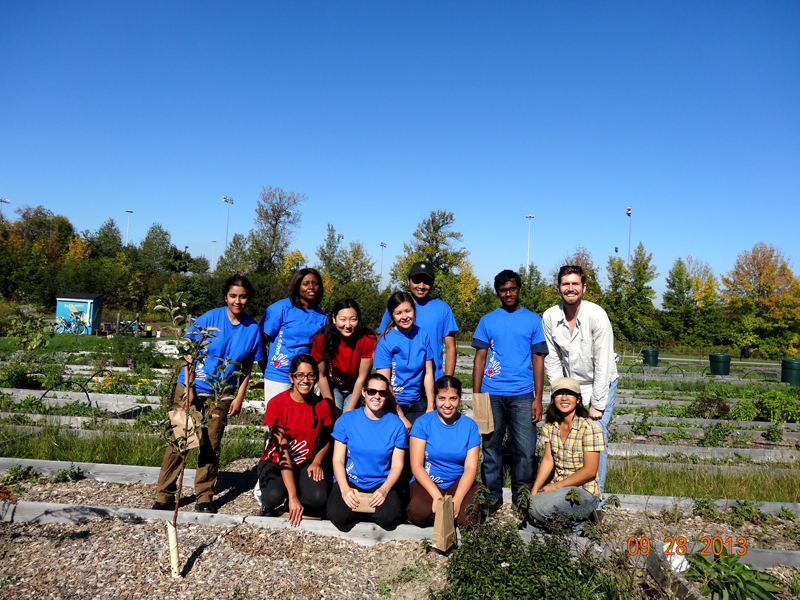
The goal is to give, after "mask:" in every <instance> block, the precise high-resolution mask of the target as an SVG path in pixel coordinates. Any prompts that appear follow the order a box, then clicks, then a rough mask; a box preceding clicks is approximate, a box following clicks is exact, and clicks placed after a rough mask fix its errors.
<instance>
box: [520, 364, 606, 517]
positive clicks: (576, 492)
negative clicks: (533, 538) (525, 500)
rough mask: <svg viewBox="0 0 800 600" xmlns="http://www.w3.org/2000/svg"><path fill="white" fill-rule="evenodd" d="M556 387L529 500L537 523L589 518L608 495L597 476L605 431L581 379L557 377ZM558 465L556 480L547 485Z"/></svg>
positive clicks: (529, 510)
mask: <svg viewBox="0 0 800 600" xmlns="http://www.w3.org/2000/svg"><path fill="white" fill-rule="evenodd" d="M552 389H553V392H552V396H551V402H550V407H549V408H548V409H547V414H546V415H545V421H546V424H545V426H544V427H543V428H542V439H543V440H544V458H543V459H542V464H541V465H540V466H539V473H538V474H537V475H536V481H535V482H534V483H533V490H531V499H530V503H529V505H528V515H529V516H530V518H531V519H532V520H533V522H534V524H544V523H546V522H547V521H548V520H551V519H555V518H565V517H567V516H568V517H569V518H570V519H572V520H574V521H585V520H587V519H588V518H589V517H590V516H591V515H592V513H593V512H594V511H595V509H596V508H597V505H598V504H599V503H600V500H601V499H602V496H603V492H602V490H601V489H600V483H599V482H598V481H597V465H598V463H599V462H600V452H602V451H603V450H604V449H605V441H604V439H603V430H602V429H601V428H600V425H599V424H598V423H596V422H595V421H594V420H592V419H590V418H589V412H588V411H587V410H586V408H585V407H584V406H583V404H581V388H580V385H579V384H578V382H577V381H575V380H574V379H570V378H568V377H562V378H560V379H556V380H555V381H554V382H553V385H552ZM553 469H555V475H554V476H553V480H552V481H551V482H550V483H548V484H547V485H544V483H545V482H546V481H547V478H548V477H549V476H550V474H551V473H552V472H553Z"/></svg>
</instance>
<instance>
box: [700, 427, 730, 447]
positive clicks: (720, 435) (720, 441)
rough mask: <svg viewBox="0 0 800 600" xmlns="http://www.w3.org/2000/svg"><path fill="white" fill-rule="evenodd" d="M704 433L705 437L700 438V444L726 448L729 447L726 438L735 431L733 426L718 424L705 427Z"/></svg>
mask: <svg viewBox="0 0 800 600" xmlns="http://www.w3.org/2000/svg"><path fill="white" fill-rule="evenodd" d="M703 431H704V433H703V437H701V438H700V443H701V444H702V445H703V446H709V447H712V448H724V447H726V446H727V444H726V443H725V438H727V437H728V435H730V433H731V432H732V431H733V426H732V425H728V424H727V423H716V424H714V425H710V426H709V427H704V428H703Z"/></svg>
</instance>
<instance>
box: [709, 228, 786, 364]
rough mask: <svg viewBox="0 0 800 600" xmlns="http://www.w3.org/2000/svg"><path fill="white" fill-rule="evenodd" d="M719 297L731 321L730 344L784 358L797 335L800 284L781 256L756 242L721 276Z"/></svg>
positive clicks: (765, 245) (779, 253) (769, 246)
mask: <svg viewBox="0 0 800 600" xmlns="http://www.w3.org/2000/svg"><path fill="white" fill-rule="evenodd" d="M722 283H723V290H722V297H723V299H724V301H725V307H726V309H727V311H728V313H729V315H730V316H731V318H732V319H733V321H732V323H731V327H730V331H729V337H730V340H731V341H732V342H733V343H734V344H735V345H736V346H739V347H741V346H743V345H749V346H755V347H757V348H758V349H759V350H761V351H762V353H763V354H766V355H768V356H775V357H777V356H780V355H782V354H786V353H787V350H788V349H789V348H792V349H793V348H794V347H795V346H797V337H798V333H800V281H798V279H797V277H796V276H795V274H794V273H793V272H792V268H791V265H790V262H789V260H788V259H787V258H786V257H784V255H783V253H782V252H781V251H780V250H778V249H776V248H774V247H773V246H772V245H767V244H765V243H763V242H759V243H758V244H756V245H755V246H753V249H752V250H749V251H745V252H742V253H741V254H739V256H738V257H737V258H736V262H735V263H734V266H733V269H732V270H731V271H729V272H728V273H727V274H725V275H723V276H722Z"/></svg>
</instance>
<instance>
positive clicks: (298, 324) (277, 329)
mask: <svg viewBox="0 0 800 600" xmlns="http://www.w3.org/2000/svg"><path fill="white" fill-rule="evenodd" d="M324 293H325V291H324V289H323V288H322V277H321V276H320V274H319V272H318V271H317V270H316V269H300V270H298V271H297V272H296V273H295V274H294V276H293V277H292V280H291V281H290V282H289V297H288V298H284V299H283V300H279V301H278V302H275V303H274V304H272V305H271V306H270V307H269V308H267V310H266V312H265V313H264V316H263V317H261V323H260V325H259V327H260V329H261V341H262V343H263V345H264V358H263V359H262V360H260V361H259V362H258V364H259V366H260V367H261V372H262V373H264V404H265V406H266V404H267V403H268V402H269V401H270V400H271V399H272V398H274V397H275V396H277V395H278V394H280V393H281V392H285V391H286V390H288V389H290V388H291V387H292V382H291V380H290V379H289V365H290V364H291V362H292V359H293V358H294V357H295V356H297V355H298V354H310V353H311V341H312V337H313V336H314V334H315V333H317V331H319V330H320V328H321V327H323V326H324V325H325V323H327V322H328V317H327V315H325V313H324V312H322V310H321V309H320V308H319V303H320V302H322V296H323V294H324Z"/></svg>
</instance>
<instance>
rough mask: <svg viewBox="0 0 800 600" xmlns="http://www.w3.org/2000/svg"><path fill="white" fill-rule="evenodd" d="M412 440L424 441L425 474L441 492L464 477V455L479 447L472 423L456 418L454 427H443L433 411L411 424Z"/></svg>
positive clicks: (466, 418)
mask: <svg viewBox="0 0 800 600" xmlns="http://www.w3.org/2000/svg"><path fill="white" fill-rule="evenodd" d="M411 437H415V438H419V439H421V440H425V462H424V463H423V466H424V467H425V472H426V473H427V474H428V475H429V476H430V478H431V481H433V483H435V484H436V485H438V486H439V487H440V488H441V489H443V490H445V489H447V488H449V487H450V486H451V485H453V482H454V481H455V480H456V479H458V478H459V477H461V476H462V475H463V474H464V462H465V461H466V460H467V451H468V450H470V449H472V448H474V447H475V446H480V445H481V436H480V433H479V432H478V424H477V423H476V422H475V421H473V420H472V419H470V418H469V417H468V416H466V415H462V414H459V415H458V418H457V419H456V422H455V423H453V424H452V425H445V424H444V423H442V420H441V419H440V418H439V413H438V412H436V411H435V410H434V411H432V412H429V413H425V414H424V415H422V416H421V417H419V418H418V419H417V420H416V421H414V426H413V427H412V428H411ZM415 479H416V477H412V478H411V481H414V480H415Z"/></svg>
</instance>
